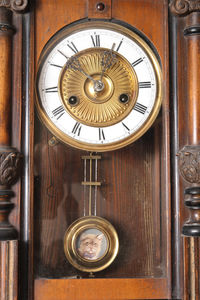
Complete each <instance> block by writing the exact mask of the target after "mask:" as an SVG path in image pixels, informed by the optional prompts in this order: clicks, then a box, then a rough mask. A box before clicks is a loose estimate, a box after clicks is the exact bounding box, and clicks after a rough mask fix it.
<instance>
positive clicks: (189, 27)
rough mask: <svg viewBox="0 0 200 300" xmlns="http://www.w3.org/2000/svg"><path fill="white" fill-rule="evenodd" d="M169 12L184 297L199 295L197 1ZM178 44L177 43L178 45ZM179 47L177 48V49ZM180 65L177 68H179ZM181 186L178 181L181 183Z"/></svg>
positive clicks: (183, 0) (184, 0) (176, 0)
mask: <svg viewBox="0 0 200 300" xmlns="http://www.w3.org/2000/svg"><path fill="white" fill-rule="evenodd" d="M170 8H171V11H172V13H174V14H175V15H176V16H178V17H179V20H178V22H179V24H181V25H180V26H179V30H180V28H181V30H180V31H179V32H178V43H179V48H181V47H182V49H181V50H182V53H181V52H180V53H179V54H180V56H179V58H178V59H177V61H178V65H179V66H181V67H180V68H179V71H178V74H177V76H181V78H179V83H180V82H181V85H182V86H179V88H178V92H179V108H178V109H179V114H180V115H181V114H182V119H183V120H185V122H184V124H183V121H182V120H181V117H180V116H179V139H180V141H181V142H182V145H181V143H180V148H181V149H180V150H179V153H178V154H177V155H178V157H179V171H180V174H181V176H182V178H183V179H184V187H185V189H184V195H185V207H186V209H187V210H188V217H187V216H185V215H184V214H183V216H181V219H183V226H182V234H183V235H184V236H186V237H185V238H184V279H185V287H184V292H185V293H184V299H192V300H194V299H199V297H200V290H199V280H200V266H199V252H200V241H199V237H200V145H199V144H200V84H199V80H200V1H199V0H172V1H171V3H170ZM180 45H181V46H180ZM179 51H180V49H179ZM180 69H181V71H180ZM181 187H182V185H181Z"/></svg>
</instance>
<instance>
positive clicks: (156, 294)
mask: <svg viewBox="0 0 200 300" xmlns="http://www.w3.org/2000/svg"><path fill="white" fill-rule="evenodd" d="M35 295H36V296H35V300H46V299H48V300H57V299H59V300H68V299H70V300H132V299H148V300H150V299H166V298H167V299H169V298H170V292H169V287H168V286H167V285H166V280H164V279H157V280H155V279H152V278H149V279H148V280H147V279H146V280H145V279H94V280H91V279H81V280H77V279H59V280H56V279H48V280H47V279H37V280H36V281H35Z"/></svg>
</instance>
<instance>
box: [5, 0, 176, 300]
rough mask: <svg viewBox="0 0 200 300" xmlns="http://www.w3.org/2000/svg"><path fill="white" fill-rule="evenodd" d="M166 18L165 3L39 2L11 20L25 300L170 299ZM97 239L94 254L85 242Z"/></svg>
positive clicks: (146, 0)
mask: <svg viewBox="0 0 200 300" xmlns="http://www.w3.org/2000/svg"><path fill="white" fill-rule="evenodd" d="M0 2H1V1H0ZM18 2H19V1H18ZM4 3H5V2H4ZM0 5H1V4H0ZM167 12H168V1H162V0H158V1H153V0H139V1H138V0H133V1H128V0H123V1H121V0H112V1H110V0H105V1H102V2H101V3H99V2H98V3H97V2H96V1H94V0H73V1H71V0H57V1H51V0H36V1H34V2H31V4H30V12H29V11H28V12H27V13H26V14H25V15H24V16H20V17H18V18H16V20H15V22H16V24H18V28H20V30H21V31H20V30H19V34H18V35H16V38H15V40H14V43H18V42H19V39H20V38H21V36H22V32H23V34H25V36H24V37H23V41H24V43H23V45H22V46H19V47H18V48H19V50H18V52H20V51H21V50H23V51H21V52H20V53H21V60H19V62H18V61H17V59H16V61H15V64H14V71H13V72H14V78H15V79H14V81H15V82H16V87H17V86H20V84H21V85H22V83H20V82H19V80H20V78H21V77H20V76H19V77H18V75H17V74H18V72H19V70H20V68H18V66H19V65H23V76H22V81H23V93H25V95H24V97H23V99H25V100H23V101H26V106H23V105H22V106H23V110H22V115H23V116H21V117H22V118H21V119H22V120H23V122H20V121H19V122H16V123H17V124H18V126H16V128H15V132H16V131H17V130H18V136H24V138H25V140H24V141H21V143H20V145H23V147H26V148H24V151H23V152H24V153H25V157H26V163H27V164H28V165H26V167H25V177H26V178H27V179H26V180H25V181H24V182H22V189H21V191H22V194H23V195H22V197H23V199H25V201H26V202H25V203H26V204H27V206H25V205H21V206H20V214H21V211H23V213H22V214H24V223H23V222H22V223H21V227H23V224H26V228H24V231H23V232H22V234H21V237H22V240H23V241H24V243H21V249H22V251H21V250H20V251H21V253H22V254H21V256H20V264H21V266H20V268H21V270H22V271H21V276H20V278H22V282H21V283H20V286H21V288H20V299H31V300H32V299H34V300H37V299H40V300H41V297H42V299H45V300H46V299H53V300H54V299H57V298H59V299H60V300H63V299H66V298H69V299H75V300H79V299H80V300H91V299H92V300H94V299H95V300H97V299H100V300H102V299H107V300H111V299H117V298H119V299H120V300H122V299H123V300H124V299H167V298H168V299H170V298H171V285H170V284H171V273H170V272H171V271H170V266H171V256H170V255H171V252H170V245H171V244H170V237H171V230H170V221H169V220H170V209H169V206H170V203H171V202H170V201H171V199H170V194H169V190H170V180H169V167H168V166H169V119H168V113H169V101H168V92H167V91H168V72H169V69H168V31H167V28H168V18H167ZM20 22H21V23H20ZM19 45H21V44H20V43H19ZM20 47H22V48H23V49H21V48H20ZM22 60H23V61H22ZM16 77H17V78H18V81H17V80H16ZM33 90H34V92H33ZM18 96H19V95H18V94H17V95H16V97H15V95H14V98H15V99H18V98H20V97H18ZM27 98H28V99H27ZM161 100H162V110H160V107H161ZM35 103H36V106H37V111H38V114H34V113H33V106H34V104H35ZM14 105H15V106H17V105H18V102H16V101H14ZM16 111H18V112H19V111H21V110H20V109H19V107H18V106H17V108H16ZM24 114H25V115H24ZM38 116H39V119H40V120H39V119H38ZM29 118H30V119H29ZM40 121H42V122H40ZM33 122H34V127H33V126H30V125H32V124H33ZM20 126H22V127H23V126H24V127H23V128H24V135H22V134H21V135H20V132H21V131H20V128H18V127H20ZM29 133H30V135H29ZM13 136H14V138H15V134H13ZM52 136H53V137H55V138H56V139H57V140H58V141H59V143H53V142H52V141H55V139H53V140H52ZM33 137H34V138H33ZM27 145H28V148H27ZM33 152H34V153H33ZM33 154H34V155H33ZM29 160H30V161H29ZM91 161H92V164H90V163H91ZM97 162H98V164H97ZM88 164H89V169H90V170H91V172H89V173H87V175H89V178H87V176H85V169H87V167H88ZM85 165H86V167H85ZM97 166H98V168H97ZM90 174H93V175H94V178H92V177H91V178H90ZM96 175H98V176H96ZM97 177H98V178H97ZM152 178H153V183H152ZM94 182H95V184H99V185H92V184H93V183H94ZM90 192H91V197H90ZM29 200H30V201H29ZM90 200H91V201H90ZM94 200H95V201H94ZM28 203H30V206H29V204H28ZM90 204H91V207H90ZM18 219H19V218H16V220H18ZM22 219H23V216H22ZM84 222H85V223H84ZM111 224H112V226H113V227H111V226H110V225H111ZM18 227H20V226H18ZM26 229H27V231H26ZM66 230H67V231H66ZM33 232H34V234H33ZM116 232H117V236H118V238H117V237H116V235H115V233H116ZM23 233H24V235H23ZM94 233H95V235H96V238H97V240H99V242H100V243H102V244H101V245H103V244H104V246H103V247H102V249H103V250H102V251H101V252H99V253H98V255H96V256H95V255H93V253H89V254H88V253H84V252H83V251H82V246H81V245H82V243H87V242H88V240H87V239H86V234H88V235H87V238H88V237H89V235H90V237H91V235H93V234H94ZM64 237H65V238H64ZM25 239H26V240H25ZM63 239H65V241H67V242H68V243H65V246H66V245H67V247H65V251H64V247H63ZM29 240H31V242H30V243H29ZM118 241H119V243H118ZM25 245H29V246H28V248H27V249H25ZM65 254H66V255H65ZM116 254H117V255H116ZM27 256H28V257H27ZM66 256H67V258H68V259H66ZM25 258H26V259H27V260H28V261H29V262H30V264H28V265H27V263H26V262H25V261H24V260H25ZM33 266H34V268H33ZM33 269H34V270H33ZM97 271H98V272H97ZM90 272H93V273H95V274H93V276H95V278H93V277H91V276H90ZM23 274H29V276H23ZM80 278H81V279H80ZM30 286H31V287H33V289H30ZM24 287H26V288H24ZM97 291H98V292H97ZM116 291H119V293H118V292H116ZM27 294H28V295H27Z"/></svg>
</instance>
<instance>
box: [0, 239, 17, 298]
mask: <svg viewBox="0 0 200 300" xmlns="http://www.w3.org/2000/svg"><path fill="white" fill-rule="evenodd" d="M17 256H18V241H1V242H0V266H1V268H0V278H1V285H0V299H1V300H17V299H18V296H17V294H18V272H17V271H18V259H17Z"/></svg>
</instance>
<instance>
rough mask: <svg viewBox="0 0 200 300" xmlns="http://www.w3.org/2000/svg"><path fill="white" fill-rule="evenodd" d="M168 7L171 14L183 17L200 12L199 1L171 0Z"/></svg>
mask: <svg viewBox="0 0 200 300" xmlns="http://www.w3.org/2000/svg"><path fill="white" fill-rule="evenodd" d="M169 7H170V9H171V12H172V13H173V14H175V15H178V16H185V15H188V14H190V13H192V12H195V11H200V0H172V1H171V2H170V4H169Z"/></svg>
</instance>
